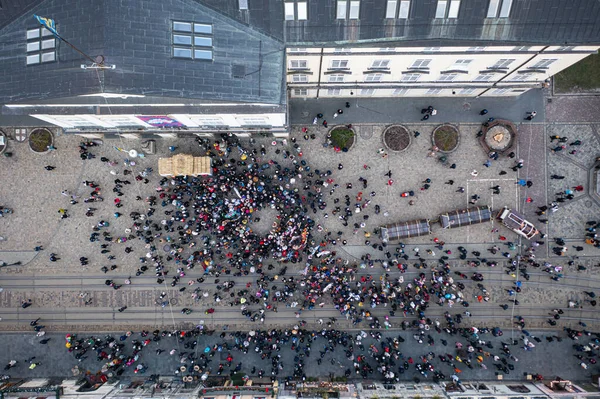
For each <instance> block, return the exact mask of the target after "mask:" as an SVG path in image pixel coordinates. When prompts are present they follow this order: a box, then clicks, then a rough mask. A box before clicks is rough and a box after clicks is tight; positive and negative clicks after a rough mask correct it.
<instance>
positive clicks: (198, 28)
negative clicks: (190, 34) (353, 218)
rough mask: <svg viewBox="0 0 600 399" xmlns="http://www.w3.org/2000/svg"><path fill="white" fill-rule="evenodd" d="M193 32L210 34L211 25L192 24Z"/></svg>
mask: <svg viewBox="0 0 600 399" xmlns="http://www.w3.org/2000/svg"><path fill="white" fill-rule="evenodd" d="M194 33H200V34H203V35H212V33H213V32H212V25H207V24H194Z"/></svg>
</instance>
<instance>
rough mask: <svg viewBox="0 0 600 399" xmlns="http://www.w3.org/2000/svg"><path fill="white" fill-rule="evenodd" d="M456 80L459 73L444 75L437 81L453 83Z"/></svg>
mask: <svg viewBox="0 0 600 399" xmlns="http://www.w3.org/2000/svg"><path fill="white" fill-rule="evenodd" d="M456 78H458V73H443V74H441V75H440V77H439V78H438V79H437V80H438V82H453V81H454V79H456Z"/></svg>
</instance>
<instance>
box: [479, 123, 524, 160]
mask: <svg viewBox="0 0 600 399" xmlns="http://www.w3.org/2000/svg"><path fill="white" fill-rule="evenodd" d="M481 131H482V132H483V135H482V136H481V140H480V142H481V145H482V146H483V149H484V150H485V151H486V152H488V153H489V152H490V151H495V152H499V153H504V152H506V151H509V150H510V149H512V147H513V145H514V143H515V138H516V137H517V128H516V127H515V125H514V124H513V123H512V122H510V121H507V120H504V119H496V120H494V121H493V122H491V123H489V124H487V126H486V125H483V127H482V128H481Z"/></svg>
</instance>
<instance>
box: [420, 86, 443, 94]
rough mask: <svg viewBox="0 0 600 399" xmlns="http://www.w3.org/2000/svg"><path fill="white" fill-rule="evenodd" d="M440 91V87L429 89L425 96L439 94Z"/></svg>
mask: <svg viewBox="0 0 600 399" xmlns="http://www.w3.org/2000/svg"><path fill="white" fill-rule="evenodd" d="M442 90H444V89H442V88H441V87H430V88H429V89H427V92H426V93H425V94H440V93H441V92H442Z"/></svg>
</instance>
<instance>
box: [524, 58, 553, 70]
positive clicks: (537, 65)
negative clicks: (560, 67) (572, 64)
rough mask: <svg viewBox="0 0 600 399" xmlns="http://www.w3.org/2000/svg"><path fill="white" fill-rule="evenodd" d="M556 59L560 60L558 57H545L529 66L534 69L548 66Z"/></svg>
mask: <svg viewBox="0 0 600 399" xmlns="http://www.w3.org/2000/svg"><path fill="white" fill-rule="evenodd" d="M556 61H558V59H556V58H545V59H543V60H541V61H538V62H536V63H535V64H533V66H530V67H529V68H533V69H544V68H548V67H549V66H550V65H552V64H553V63H555V62H556Z"/></svg>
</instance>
